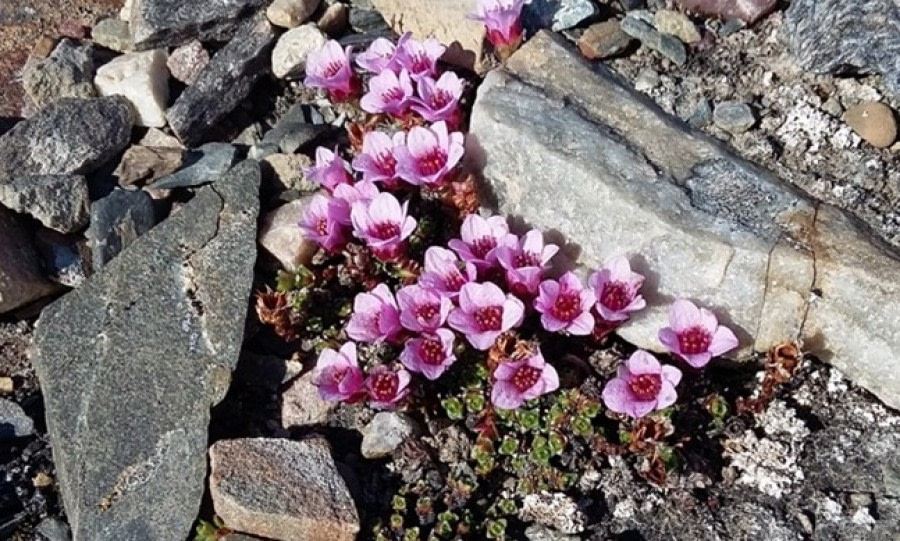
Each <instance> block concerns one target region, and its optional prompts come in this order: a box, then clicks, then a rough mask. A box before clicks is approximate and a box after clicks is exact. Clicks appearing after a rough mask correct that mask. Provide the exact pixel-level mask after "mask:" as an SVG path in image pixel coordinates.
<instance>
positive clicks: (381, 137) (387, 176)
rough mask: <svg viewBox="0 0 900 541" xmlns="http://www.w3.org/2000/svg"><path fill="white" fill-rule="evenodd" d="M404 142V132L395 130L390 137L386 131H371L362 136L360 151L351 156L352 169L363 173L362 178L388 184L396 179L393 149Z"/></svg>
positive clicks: (395, 159)
mask: <svg viewBox="0 0 900 541" xmlns="http://www.w3.org/2000/svg"><path fill="white" fill-rule="evenodd" d="M405 144H406V132H402V131H401V132H397V133H395V134H394V136H393V138H392V137H391V136H389V135H388V134H386V133H383V132H380V131H371V132H369V133H367V134H366V135H365V137H363V144H362V152H361V153H360V154H359V155H358V156H357V157H356V158H353V169H354V170H356V171H359V172H360V173H362V174H363V180H368V181H370V182H384V183H386V184H388V185H390V184H391V183H392V181H394V180H396V179H397V158H395V157H394V149H395V148H396V147H399V146H403V145H405Z"/></svg>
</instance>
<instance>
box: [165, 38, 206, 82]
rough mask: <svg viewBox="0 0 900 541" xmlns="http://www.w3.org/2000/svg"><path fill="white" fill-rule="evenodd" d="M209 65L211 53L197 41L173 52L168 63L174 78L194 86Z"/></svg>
mask: <svg viewBox="0 0 900 541" xmlns="http://www.w3.org/2000/svg"><path fill="white" fill-rule="evenodd" d="M207 64H209V53H208V52H207V51H206V49H204V48H203V44H202V43H200V42H199V41H197V40H194V41H192V42H190V43H188V44H187V45H182V46H181V47H178V48H177V49H175V50H174V51H172V54H170V55H169V60H168V61H167V62H166V66H168V67H169V72H170V73H171V74H172V77H174V78H175V79H177V80H179V81H181V82H182V83H184V84H186V85H192V84H194V81H196V80H197V77H198V76H199V75H200V72H201V71H203V68H205V67H206V65H207Z"/></svg>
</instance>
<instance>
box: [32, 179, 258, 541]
mask: <svg viewBox="0 0 900 541" xmlns="http://www.w3.org/2000/svg"><path fill="white" fill-rule="evenodd" d="M259 178H260V174H259V169H258V165H257V164H256V162H252V161H248V162H245V163H243V164H241V165H240V166H238V167H236V168H234V169H233V170H232V172H231V173H230V174H229V175H227V177H226V178H223V179H222V180H221V181H220V182H218V183H216V184H215V185H214V186H210V187H206V188H203V189H201V190H199V191H198V192H197V195H196V196H195V197H194V198H193V199H192V200H191V201H189V202H188V203H187V204H186V205H185V206H184V207H183V208H181V209H180V210H179V211H178V212H177V213H175V214H174V215H172V216H171V217H170V218H168V219H167V220H166V221H164V222H163V223H161V224H160V225H158V226H157V227H156V228H154V229H153V230H151V231H150V232H149V233H147V234H146V235H143V236H142V237H140V238H138V239H137V240H136V241H135V242H134V243H132V244H131V245H130V246H129V247H128V248H127V249H126V250H125V251H124V252H122V253H121V254H120V255H119V256H118V257H116V258H115V259H113V260H112V261H111V262H110V263H109V264H107V265H106V266H105V267H104V268H103V270H102V272H100V273H98V274H95V275H94V276H92V277H91V278H90V279H88V280H87V281H86V282H85V283H84V284H83V285H82V286H81V287H80V288H79V289H76V290H74V291H72V292H71V293H69V294H67V295H66V296H64V297H62V298H61V299H59V300H58V301H56V302H55V303H53V304H51V305H50V306H48V307H47V308H45V309H44V311H43V313H42V315H41V318H40V320H39V321H38V324H37V327H36V331H35V339H34V352H35V355H34V357H33V363H34V366H35V369H36V371H37V374H38V377H39V379H40V383H41V388H42V390H43V393H44V401H45V404H46V415H47V427H48V432H49V435H50V441H51V443H52V446H53V457H54V462H55V464H56V470H57V475H58V478H59V486H60V490H61V492H62V496H63V502H64V504H65V508H66V515H67V517H68V519H69V522H70V524H71V526H72V531H73V535H74V539H75V541H78V540H93V539H153V540H159V541H166V540H172V541H184V539H185V538H187V537H188V536H189V534H190V533H191V526H192V524H193V522H194V521H195V519H196V518H197V513H198V511H199V508H200V502H201V499H202V496H203V484H204V478H205V476H206V446H207V438H208V435H207V428H208V424H209V418H210V406H211V405H213V404H215V403H217V402H218V401H220V400H221V399H222V397H224V395H225V392H226V390H227V388H228V384H229V381H230V374H231V371H232V370H233V369H234V367H235V365H236V363H237V360H238V353H239V350H240V346H241V341H242V337H243V334H244V318H245V315H246V313H247V305H248V302H249V298H250V291H251V285H252V281H253V264H254V261H255V256H256V220H257V213H258V210H259V209H258V204H259V203H258V201H259V200H258V189H259Z"/></svg>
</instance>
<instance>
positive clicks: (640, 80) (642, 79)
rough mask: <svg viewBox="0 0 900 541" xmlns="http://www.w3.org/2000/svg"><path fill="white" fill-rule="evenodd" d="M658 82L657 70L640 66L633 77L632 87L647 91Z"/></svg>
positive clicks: (639, 90)
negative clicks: (639, 69)
mask: <svg viewBox="0 0 900 541" xmlns="http://www.w3.org/2000/svg"><path fill="white" fill-rule="evenodd" d="M658 84H659V72H658V71H656V70H655V69H653V68H651V67H649V66H648V67H646V68H642V69H641V71H639V72H638V74H637V77H635V78H634V89H635V90H637V91H638V92H647V91H649V90H652V89H653V88H656V86H657V85H658Z"/></svg>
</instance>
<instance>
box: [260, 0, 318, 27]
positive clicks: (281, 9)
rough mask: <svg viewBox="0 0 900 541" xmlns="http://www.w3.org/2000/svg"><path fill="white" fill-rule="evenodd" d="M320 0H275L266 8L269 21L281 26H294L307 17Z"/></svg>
mask: <svg viewBox="0 0 900 541" xmlns="http://www.w3.org/2000/svg"><path fill="white" fill-rule="evenodd" d="M319 3H320V0H275V1H274V2H272V5H270V6H269V8H268V9H267V10H266V17H268V18H269V22H271V23H272V24H274V25H275V26H280V27H282V28H295V27H297V26H299V25H301V24H303V23H304V22H306V20H307V19H309V18H310V17H311V16H312V14H313V13H315V11H316V9H317V8H318V7H319Z"/></svg>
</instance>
